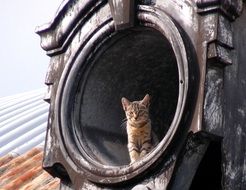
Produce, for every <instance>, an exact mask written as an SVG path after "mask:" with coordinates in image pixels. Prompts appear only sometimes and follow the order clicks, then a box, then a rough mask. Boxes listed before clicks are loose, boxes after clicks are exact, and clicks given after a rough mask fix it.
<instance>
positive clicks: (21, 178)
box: [0, 148, 60, 190]
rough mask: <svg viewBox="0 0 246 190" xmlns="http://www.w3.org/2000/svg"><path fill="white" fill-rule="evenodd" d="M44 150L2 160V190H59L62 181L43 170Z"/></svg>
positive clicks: (0, 169)
mask: <svg viewBox="0 0 246 190" xmlns="http://www.w3.org/2000/svg"><path fill="white" fill-rule="evenodd" d="M42 160H43V150H42V148H33V149H31V150H30V151H28V152H27V153H26V154H23V155H21V156H17V157H14V156H13V155H10V154H8V155H5V156H4V157H2V158H0V190H34V189H35V190H56V189H57V190H58V189H59V184H60V181H59V179H58V178H53V177H52V176H51V175H49V174H48V173H47V172H46V171H44V170H43V169H42Z"/></svg>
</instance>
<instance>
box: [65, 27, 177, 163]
mask: <svg viewBox="0 0 246 190" xmlns="http://www.w3.org/2000/svg"><path fill="white" fill-rule="evenodd" d="M81 65H82V66H81V68H80V73H79V74H78V75H77V78H76V80H75V81H76V83H74V84H73V85H74V87H73V89H76V92H75V93H74V94H75V96H74V97H71V98H70V100H69V101H70V103H69V104H70V105H72V109H71V110H73V111H72V120H73V128H74V131H75V134H76V138H77V141H76V142H77V143H78V144H79V145H78V148H79V150H80V152H81V154H85V153H86V154H87V155H88V156H89V157H90V158H91V159H92V160H94V161H96V162H99V163H100V164H103V165H110V166H122V165H127V164H129V162H130V160H129V153H128V150H127V133H126V124H125V123H124V119H125V115H124V112H123V109H122V105H121V98H122V97H123V96H124V97H127V98H128V99H129V100H132V101H133V100H140V99H142V98H143V97H144V95H145V94H146V93H149V94H150V95H151V104H150V118H151V123H152V141H153V144H154V145H155V146H156V145H157V144H158V142H160V141H161V140H162V139H163V137H164V136H165V134H166V132H167V131H168V129H169V126H170V125H171V123H172V120H173V117H174V115H175V111H176V107H177V102H178V96H179V72H178V66H177V61H176V58H175V54H174V52H173V50H172V46H171V45H170V43H169V41H168V40H167V39H166V38H165V37H164V36H163V35H162V34H161V33H160V32H159V31H157V30H155V29H153V28H148V27H135V28H133V29H128V30H125V31H122V32H119V33H117V34H115V35H114V36H112V37H110V38H109V39H108V40H107V41H106V42H104V43H103V45H101V46H100V48H98V49H97V50H95V51H94V52H93V54H91V56H90V58H88V59H87V61H86V64H81Z"/></svg>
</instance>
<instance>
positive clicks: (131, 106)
mask: <svg viewBox="0 0 246 190" xmlns="http://www.w3.org/2000/svg"><path fill="white" fill-rule="evenodd" d="M149 101H150V96H149V95H148V94H147V95H146V96H145V97H144V98H143V100H141V101H134V102H130V101H129V100H127V99H126V98H122V100H121V102H122V106H123V109H124V111H125V114H126V119H127V124H126V129H127V136H128V145H127V147H128V151H129V156H130V159H131V163H132V162H134V161H136V160H137V159H139V158H140V157H142V156H144V155H146V154H147V153H149V152H150V150H151V149H152V144H151V122H150V119H149Z"/></svg>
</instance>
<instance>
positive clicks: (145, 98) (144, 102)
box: [141, 94, 150, 107]
mask: <svg viewBox="0 0 246 190" xmlns="http://www.w3.org/2000/svg"><path fill="white" fill-rule="evenodd" d="M141 104H143V105H145V106H146V107H149V104H150V96H149V94H146V95H145V96H144V98H143V100H142V101H141Z"/></svg>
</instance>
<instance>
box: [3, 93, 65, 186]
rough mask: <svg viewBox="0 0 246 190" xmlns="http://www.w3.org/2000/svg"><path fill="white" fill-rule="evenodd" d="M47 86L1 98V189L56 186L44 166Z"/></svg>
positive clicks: (56, 181) (56, 182)
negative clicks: (45, 95)
mask: <svg viewBox="0 0 246 190" xmlns="http://www.w3.org/2000/svg"><path fill="white" fill-rule="evenodd" d="M44 92H45V90H44V89H39V90H35V91H31V92H27V93H22V94H18V95H14V96H9V97H4V98H0V190H34V189H35V190H41V189H42V190H48V189H49V190H53V189H54V190H55V189H59V183H60V181H59V179H58V178H53V177H52V176H51V175H49V174H48V173H47V172H46V171H44V170H43V169H42V160H43V147H44V141H45V133H46V127H47V119H48V109H49V104H47V103H46V102H44V101H43V97H44Z"/></svg>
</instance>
